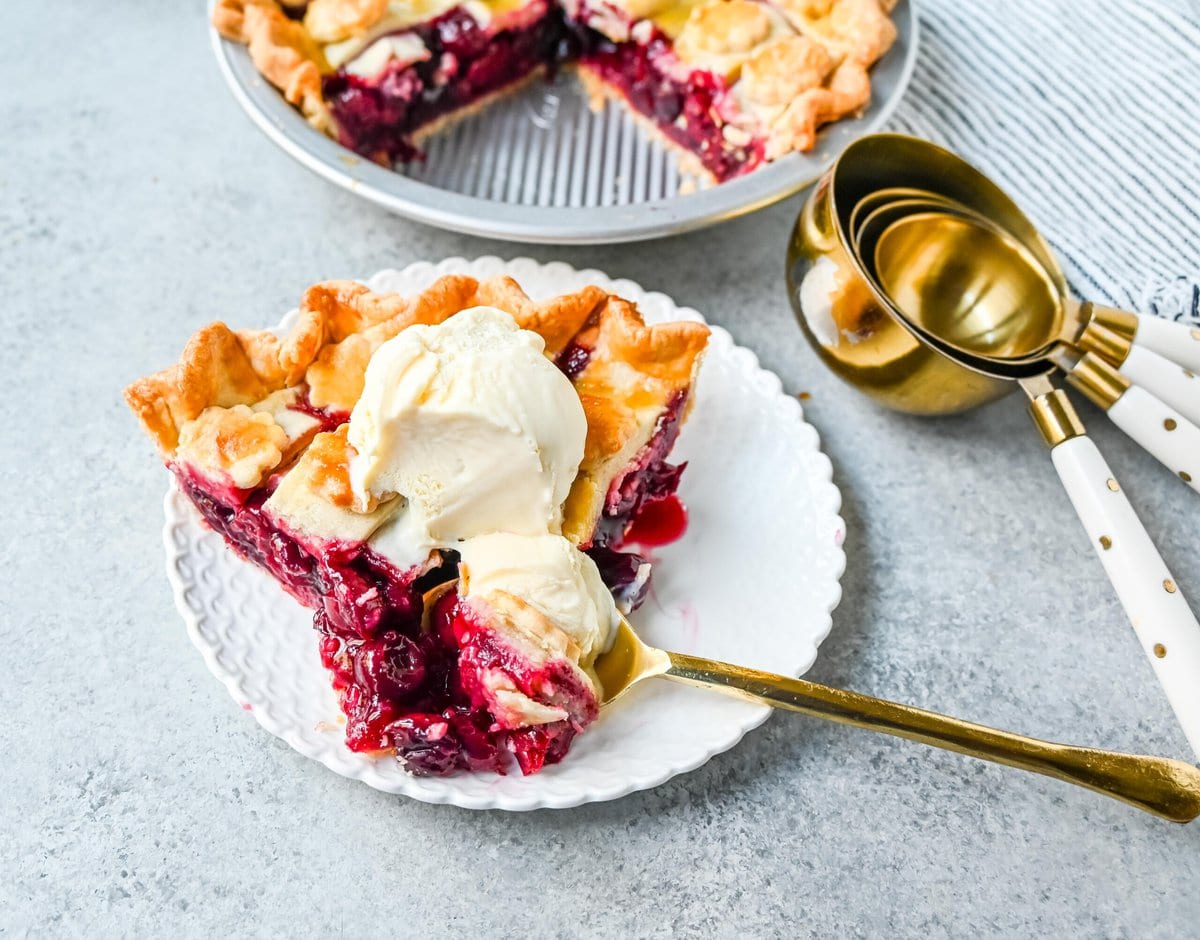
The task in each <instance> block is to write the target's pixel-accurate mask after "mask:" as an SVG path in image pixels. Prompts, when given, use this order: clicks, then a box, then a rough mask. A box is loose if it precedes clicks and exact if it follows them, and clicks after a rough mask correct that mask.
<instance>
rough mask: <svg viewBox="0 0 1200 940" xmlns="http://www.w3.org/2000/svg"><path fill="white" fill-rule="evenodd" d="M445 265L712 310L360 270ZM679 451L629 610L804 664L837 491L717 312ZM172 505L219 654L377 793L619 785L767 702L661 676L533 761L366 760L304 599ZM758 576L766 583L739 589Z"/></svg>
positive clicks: (501, 797) (184, 563) (182, 595)
mask: <svg viewBox="0 0 1200 940" xmlns="http://www.w3.org/2000/svg"><path fill="white" fill-rule="evenodd" d="M451 272H459V273H465V274H470V275H473V276H475V277H479V278H483V277H488V276H491V275H494V274H498V273H508V274H511V275H512V276H513V277H515V278H516V279H517V280H518V281H519V282H520V283H521V285H522V287H524V288H525V290H526V291H528V292H529V293H530V294H531V295H533V296H534V297H546V296H552V295H554V294H560V293H564V292H568V291H573V290H576V289H578V288H580V287H582V286H584V285H586V284H599V285H600V286H602V287H604V288H606V289H608V290H610V291H613V292H615V293H618V294H620V295H622V296H624V297H627V298H629V299H630V300H633V301H635V302H636V303H637V305H638V307H639V308H640V310H641V312H642V314H643V315H644V316H645V318H646V320H647V321H648V322H651V323H656V322H663V321H667V320H678V319H687V320H702V317H701V316H700V314H699V313H697V312H696V311H695V310H691V309H688V308H680V307H676V306H675V305H674V303H672V302H671V300H670V298H668V297H666V296H665V295H663V294H658V293H650V292H648V291H645V290H643V289H642V288H641V287H639V286H638V285H637V284H634V283H633V282H632V281H626V280H612V279H611V278H609V277H607V276H605V275H604V274H602V273H601V272H599V271H592V270H587V271H577V270H575V269H574V268H571V267H569V266H567V265H565V264H559V263H554V264H547V265H542V264H538V263H537V262H535V261H532V260H530V259H528V258H518V259H516V260H513V261H502V260H501V259H499V258H491V257H488V258H479V259H477V260H475V261H467V260H464V259H462V258H451V259H448V260H446V261H443V262H441V263H440V264H437V265H433V264H428V263H420V264H414V265H412V266H410V267H408V268H405V269H404V270H403V271H383V272H380V273H379V274H376V275H375V276H374V277H372V278H371V279H370V280H368V281H367V283H368V284H369V285H370V286H371V287H372V288H374V289H376V290H397V291H402V292H404V293H412V292H414V291H419V290H421V289H423V288H425V287H426V286H428V285H429V284H430V283H431V282H432V281H433V280H434V279H435V278H436V277H438V276H440V275H442V274H446V273H451ZM294 316H295V311H293V312H292V313H291V314H289V316H288V317H287V318H285V320H284V322H283V324H282V325H281V327H280V328H281V329H286V328H287V326H288V325H289V322H290V320H291V318H292V317H294ZM674 453H675V456H676V457H677V458H679V459H683V460H688V461H689V462H690V465H689V467H688V469H687V472H686V473H685V474H684V475H683V484H682V487H681V489H680V494H681V496H682V497H683V499H684V501H685V502H686V503H687V505H688V507H689V509H690V512H691V524H690V526H689V528H688V531H687V533H686V535H685V536H684V537H683V538H682V539H681V540H680V541H678V542H676V543H675V544H673V545H670V546H668V547H666V548H663V549H661V550H659V551H658V552H657V553H656V558H655V561H656V562H657V564H656V565H655V574H654V590H653V593H652V594H651V596H650V597H649V598H648V599H647V601H646V603H645V605H644V606H643V607H642V608H641V610H639V611H638V612H637V613H636V614H635V615H634V617H633V620H634V622H635V625H636V626H637V627H638V629H639V631H640V632H641V633H642V634H643V635H644V636H645V637H646V638H647V639H648V640H649V641H650V642H652V643H654V644H656V645H658V646H662V647H665V648H667V649H675V650H679V651H682V652H689V653H697V654H700V655H704V656H711V657H716V658H719V659H726V660H731V661H733V662H738V663H742V664H745V665H748V666H756V667H759V668H762V669H770V670H773V671H776V672H782V673H790V674H792V675H799V674H800V673H803V672H804V671H805V670H807V669H808V668H809V666H811V665H812V662H813V660H814V659H815V658H816V655H817V644H819V643H820V642H821V640H823V639H824V638H825V636H826V635H827V634H828V633H829V629H830V625H831V622H832V621H831V614H832V612H833V609H834V607H836V606H837V603H838V601H839V600H840V598H841V588H840V586H839V583H838V579H839V578H840V577H841V574H842V571H843V570H844V568H845V555H844V554H843V552H842V547H841V546H842V541H843V538H844V535H845V526H844V523H843V522H842V520H841V518H840V517H839V515H838V512H839V509H840V507H841V494H840V493H839V492H838V490H837V487H836V486H834V484H833V482H832V468H831V466H830V463H829V460H828V458H826V457H825V455H824V454H822V453H821V451H820V448H819V442H818V440H817V433H816V431H814V430H813V428H812V427H811V426H810V425H808V424H806V423H805V421H804V417H803V414H802V412H801V409H800V405H799V403H798V402H797V401H796V400H795V399H794V398H793V397H791V396H789V395H787V394H785V393H784V392H783V389H782V386H781V384H780V382H779V379H778V378H776V377H775V376H774V375H773V374H771V373H770V372H766V371H765V370H763V369H762V368H760V366H759V364H758V360H757V359H756V358H755V356H754V354H753V353H751V352H750V351H749V350H746V349H743V348H741V347H740V346H737V345H735V344H734V342H733V339H732V338H731V337H730V335H729V334H728V333H727V332H726V331H725V330H723V329H721V328H720V327H713V336H712V342H711V345H710V347H709V351H708V354H707V356H706V358H705V361H704V365H703V367H702V369H701V374H700V381H699V385H698V390H697V401H696V406H695V409H694V411H693V413H692V416H691V419H690V420H689V422H688V424H687V425H686V427H685V428H684V431H683V433H682V435H681V436H680V440H679V443H678V445H677V446H676V449H675V452H674ZM165 509H166V524H165V526H164V529H163V538H164V541H165V544H166V550H167V574H168V577H169V578H170V580H171V586H172V588H173V589H174V593H175V602H176V606H177V607H178V608H179V611H180V613H181V614H182V615H183V618H184V620H185V621H186V622H187V625H188V632H189V634H190V635H191V638H192V641H193V642H194V643H195V644H196V646H197V647H198V648H199V649H200V651H201V652H202V653H203V654H204V659H205V661H206V662H207V663H208V667H209V669H210V670H212V672H213V674H214V675H216V676H217V678H218V679H220V680H221V681H222V682H223V683H225V686H226V688H227V689H229V693H230V694H231V695H232V696H233V697H234V699H236V700H237V701H238V702H239V703H241V704H242V707H243V708H246V709H248V710H250V711H251V712H252V714H253V715H254V717H255V718H256V719H257V720H258V722H259V724H261V725H262V726H263V727H264V728H266V729H267V730H268V731H270V732H271V733H272V734H274V735H277V736H278V737H280V738H283V740H285V741H287V743H288V744H290V745H291V746H292V747H294V748H295V749H296V750H297V751H299V752H300V753H301V754H304V755H305V756H306V757H311V758H313V759H314V760H318V761H320V762H321V763H322V764H324V765H325V766H326V767H329V768H330V769H331V770H334V771H336V772H337V773H339V774H342V775H343V776H345V777H353V778H354V779H357V780H362V781H363V782H364V783H366V784H368V785H370V786H372V787H375V788H376V789H378V790H384V791H386V792H389V793H403V794H405V795H406V796H411V797H415V798H416V799H419V800H425V801H426V802H430V803H453V804H454V805H456V806H462V807H466V808H470V809H506V810H530V809H541V808H561V807H569V806H578V805H580V804H581V803H588V802H592V801H596V800H611V799H616V798H617V797H620V796H624V795H625V794H627V793H632V792H633V791H635V790H644V789H648V788H650V787H654V786H657V785H658V784H660V783H662V782H663V781H665V780H668V779H670V778H671V777H673V776H675V775H676V774H679V773H684V772H685V771H689V770H692V769H694V768H696V767H699V766H700V765H701V764H703V763H704V762H705V761H706V760H708V759H709V758H710V757H712V756H713V755H714V754H719V753H720V752H722V751H724V750H727V749H728V748H731V747H733V746H734V745H735V744H736V743H737V742H738V741H739V740H741V738H742V736H743V735H744V734H745V733H746V732H747V731H749V730H751V729H752V728H755V727H757V726H758V725H759V724H761V723H762V722H763V721H764V720H765V719H766V718H767V715H768V714H769V713H770V709H769V708H766V707H765V706H760V705H752V704H749V703H746V702H741V701H737V700H735V699H730V698H726V697H725V696H722V695H719V694H717V693H713V692H705V691H704V690H701V689H693V688H688V687H684V686H679V685H675V684H673V683H671V682H667V681H659V682H651V683H648V684H647V685H645V686H643V687H640V688H638V689H635V690H634V691H633V692H631V693H630V694H629V695H628V696H627V697H626V698H623V699H622V700H621V701H620V703H618V704H617V705H615V706H613V708H612V709H611V710H609V711H605V713H604V714H603V715H602V716H601V717H600V719H599V720H598V721H597V722H596V723H595V724H594V725H593V726H592V727H591V728H589V729H588V730H587V732H585V733H584V734H582V735H580V736H579V737H578V738H577V739H576V740H575V742H574V744H573V745H572V747H571V752H570V754H569V755H568V756H567V758H566V760H564V761H563V762H562V763H561V764H558V765H556V766H553V767H548V768H546V769H545V770H544V771H542V772H541V773H540V774H537V775H535V776H532V777H521V776H520V775H513V776H507V777H501V776H493V775H481V774H460V775H457V776H454V777H449V778H431V777H411V776H409V775H407V774H405V773H404V772H403V771H402V770H401V769H400V767H399V765H398V764H397V763H396V762H395V761H393V760H390V759H381V760H373V759H371V758H369V757H365V756H363V755H361V754H355V753H353V752H351V751H350V750H348V749H347V748H346V747H345V745H344V744H343V743H342V732H341V726H340V724H339V718H340V713H339V710H338V707H337V703H336V702H335V700H334V696H333V692H332V690H331V689H330V686H329V681H328V678H327V676H326V673H325V671H324V669H323V668H322V667H321V665H320V662H319V660H318V658H317V643H316V637H315V635H314V633H313V630H312V618H311V614H310V613H309V611H307V610H305V609H304V608H303V607H301V606H300V605H299V604H297V603H296V602H295V601H294V600H292V599H291V598H290V597H288V596H287V595H286V594H284V592H283V591H282V589H280V588H279V587H278V585H276V584H275V582H274V581H273V580H272V579H271V578H270V577H269V576H268V575H266V574H265V573H263V572H262V571H260V570H258V569H257V568H255V567H253V566H251V565H250V564H248V563H246V562H243V561H241V560H240V559H238V558H237V557H236V556H234V555H233V553H232V552H230V551H229V550H228V549H227V548H226V547H225V545H224V543H223V542H222V540H221V537H220V536H219V535H217V534H216V533H215V532H213V531H211V530H210V529H208V528H206V527H205V525H204V524H203V523H202V522H201V520H200V517H199V515H198V514H197V513H196V511H195V510H194V509H193V508H192V506H191V504H190V503H189V502H188V501H187V500H186V499H185V498H184V497H183V496H182V495H181V494H180V493H179V491H178V490H177V489H176V488H175V487H174V486H172V487H171V488H170V489H169V491H168V493H167V496H166V501H165ZM749 582H753V583H756V584H769V585H771V590H770V591H745V590H743V589H742V586H743V585H745V584H746V583H749Z"/></svg>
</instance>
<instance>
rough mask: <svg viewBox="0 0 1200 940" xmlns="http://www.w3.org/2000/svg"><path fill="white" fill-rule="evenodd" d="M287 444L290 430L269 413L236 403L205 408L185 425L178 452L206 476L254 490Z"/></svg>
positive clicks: (275, 462) (276, 462)
mask: <svg viewBox="0 0 1200 940" xmlns="http://www.w3.org/2000/svg"><path fill="white" fill-rule="evenodd" d="M287 445H288V436H287V433H286V432H285V431H284V430H283V428H281V427H280V426H279V425H277V424H276V423H275V419H274V418H272V417H271V415H270V414H268V413H267V412H265V411H252V410H251V409H250V408H248V407H247V406H246V405H234V406H233V407H232V408H205V409H204V411H202V412H201V413H200V415H199V416H198V417H197V418H196V419H195V420H194V421H189V422H188V423H187V425H185V426H184V429H183V432H182V433H181V434H180V436H179V447H178V449H177V451H176V452H177V454H178V455H179V458H180V459H181V460H183V461H185V462H186V463H187V464H188V466H191V467H194V468H196V469H197V470H199V471H200V472H202V473H204V474H205V475H206V476H209V477H215V478H218V479H223V480H225V481H226V482H228V483H230V484H232V485H233V486H236V487H238V488H239V489H251V488H252V487H256V486H258V485H259V484H260V483H261V482H262V479H263V477H264V475H266V474H267V473H269V472H270V471H271V470H273V469H275V467H276V466H278V464H279V462H280V460H282V459H283V452H284V449H285V448H286V447H287Z"/></svg>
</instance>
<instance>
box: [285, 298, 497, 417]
mask: <svg viewBox="0 0 1200 940" xmlns="http://www.w3.org/2000/svg"><path fill="white" fill-rule="evenodd" d="M477 286H478V282H477V281H476V280H475V279H474V278H472V277H463V276H461V275H447V276H445V277H441V278H438V280H437V281H435V282H434V283H433V285H432V286H431V287H430V288H429V289H428V290H425V291H422V292H421V293H420V294H417V295H416V296H415V297H404V296H402V295H400V294H376V293H373V292H372V291H370V290H369V289H367V288H366V287H364V286H363V285H361V284H356V283H354V282H352V281H331V282H327V283H325V284H318V285H316V286H315V287H310V288H309V289H308V291H307V292H306V293H305V295H304V300H303V302H302V303H301V310H302V313H309V312H313V313H315V314H316V315H317V316H318V317H319V318H320V319H321V321H322V322H324V323H327V324H332V325H333V331H332V332H331V333H330V335H329V340H330V342H329V343H328V344H327V345H326V346H325V347H324V348H323V349H321V350H320V352H319V353H318V354H317V356H316V357H315V358H314V360H313V362H312V365H311V366H309V368H308V371H307V373H306V379H307V381H308V389H309V400H310V401H311V402H312V404H313V405H314V406H316V407H317V408H328V409H330V410H332V411H345V412H348V411H350V409H352V408H353V407H354V403H355V402H356V401H358V396H359V395H361V394H362V387H363V378H364V376H365V374H366V371H367V363H368V362H369V361H370V360H371V356H372V355H374V353H375V350H376V349H378V348H379V347H380V346H382V345H383V344H384V343H385V342H387V341H388V340H389V339H391V338H392V337H393V336H395V335H396V334H397V333H399V332H400V331H401V330H403V329H406V328H407V327H410V326H415V325H417V324H434V323H441V322H442V321H443V320H445V319H446V318H447V317H450V316H453V315H454V314H455V313H457V312H458V311H459V310H463V309H465V308H466V307H469V306H472V304H471V303H470V298H471V297H472V296H473V295H474V293H475V289H476V287H477Z"/></svg>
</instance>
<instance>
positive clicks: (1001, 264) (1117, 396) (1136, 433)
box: [854, 198, 1200, 487]
mask: <svg viewBox="0 0 1200 940" xmlns="http://www.w3.org/2000/svg"><path fill="white" fill-rule="evenodd" d="M874 202H875V203H878V202H879V200H875V201H874ZM856 216H861V214H860V213H856ZM854 246H855V251H856V254H857V257H858V260H859V262H860V264H862V266H863V268H864V269H865V270H866V271H867V272H868V274H869V275H870V276H872V277H874V279H875V280H876V281H878V280H879V277H878V271H877V270H873V266H875V265H876V262H877V261H878V260H879V259H880V258H881V257H882V258H885V259H891V262H892V263H893V265H894V264H896V263H902V264H905V265H916V266H918V267H923V266H924V265H925V264H926V263H932V264H936V265H941V266H946V265H949V266H950V269H951V270H952V271H953V274H954V276H953V277H948V276H947V271H941V272H940V273H938V274H936V275H934V276H933V277H932V282H933V283H934V284H935V285H936V287H937V289H939V290H942V291H944V292H945V294H944V296H942V297H941V298H940V299H939V302H938V303H936V304H919V305H918V306H917V307H916V309H920V310H922V311H924V315H926V316H928V315H930V314H931V313H936V315H937V316H939V317H941V320H940V321H939V322H938V323H936V324H928V325H927V326H928V327H929V329H928V332H929V333H931V334H933V335H935V336H936V337H937V338H938V339H939V340H941V341H945V342H946V343H948V344H949V345H950V346H952V347H954V348H955V349H957V350H959V351H962V352H965V353H968V354H970V355H972V356H979V357H982V358H984V359H987V360H989V361H991V362H992V364H993V366H994V367H995V368H996V369H999V370H1000V371H1002V372H1003V371H1004V370H1005V369H1006V368H1007V367H1008V366H1009V365H1011V364H1014V363H1018V362H1031V361H1034V360H1036V359H1038V358H1040V357H1044V358H1047V359H1049V360H1051V361H1052V362H1054V363H1055V364H1057V365H1058V366H1059V368H1061V369H1062V370H1063V371H1064V372H1066V373H1067V377H1068V379H1069V380H1070V381H1071V383H1072V384H1073V385H1075V386H1076V387H1077V388H1078V389H1080V391H1082V392H1083V393H1084V394H1085V395H1087V396H1088V397H1089V398H1090V399H1091V400H1092V401H1093V402H1094V403H1095V404H1096V405H1098V406H1099V407H1100V408H1102V409H1103V410H1105V411H1107V412H1109V415H1110V417H1112V418H1113V420H1114V421H1116V422H1117V423H1118V425H1120V426H1121V427H1122V430H1124V431H1126V433H1128V434H1130V435H1131V436H1132V437H1134V438H1135V439H1136V440H1137V441H1138V442H1139V443H1140V444H1142V446H1143V447H1146V449H1148V450H1150V451H1151V453H1153V454H1154V455H1155V457H1157V458H1158V459H1159V460H1162V461H1164V462H1166V463H1167V465H1168V466H1170V467H1171V468H1172V470H1173V471H1174V472H1179V474H1180V476H1181V478H1182V479H1183V480H1184V481H1185V482H1187V483H1189V484H1192V485H1194V486H1197V487H1200V474H1197V479H1196V480H1193V478H1192V476H1191V474H1190V473H1188V472H1187V471H1185V470H1184V469H1183V466H1184V463H1183V462H1181V461H1182V460H1183V458H1184V457H1185V456H1186V455H1187V454H1188V453H1190V452H1192V451H1193V450H1196V451H1200V431H1197V430H1196V428H1195V426H1196V425H1200V380H1197V379H1196V377H1195V375H1194V374H1193V373H1191V372H1189V371H1188V370H1186V369H1183V368H1181V367H1179V366H1178V365H1175V364H1173V363H1171V362H1169V361H1167V360H1165V359H1163V358H1162V357H1160V356H1158V355H1157V354H1155V353H1153V352H1150V351H1149V350H1145V349H1142V348H1140V347H1134V348H1133V351H1134V354H1135V356H1137V357H1140V358H1139V359H1138V362H1140V363H1141V364H1142V366H1143V367H1144V368H1143V369H1142V371H1141V372H1135V374H1134V375H1129V374H1128V366H1129V362H1128V361H1127V363H1126V371H1125V372H1122V370H1121V369H1119V368H1117V367H1116V366H1114V365H1112V364H1110V363H1109V362H1108V361H1107V360H1105V359H1104V358H1103V357H1102V356H1097V355H1096V354H1095V353H1091V352H1087V351H1085V350H1083V349H1080V348H1078V347H1076V346H1073V345H1072V344H1071V342H1070V341H1069V339H1068V338H1066V337H1063V336H1061V335H1059V330H1060V328H1059V327H1057V326H1056V324H1059V323H1061V322H1062V317H1061V316H1060V313H1059V309H1060V307H1061V303H1062V299H1061V296H1060V295H1059V294H1058V293H1057V290H1056V286H1055V283H1054V281H1053V279H1052V277H1051V276H1050V275H1049V274H1048V273H1047V272H1046V271H1045V270H1044V269H1043V268H1042V267H1041V265H1040V264H1039V263H1038V261H1037V259H1036V258H1035V257H1033V255H1032V254H1031V253H1030V252H1029V251H1028V250H1026V249H1025V248H1024V246H1022V245H1021V244H1020V243H1019V242H1017V240H1016V239H1015V238H1013V237H1012V236H1010V235H1009V234H1008V233H1007V232H1004V231H1003V230H1001V229H1000V228H999V227H998V226H996V225H993V224H992V223H990V222H989V221H988V220H987V219H984V218H981V217H979V216H978V215H976V214H975V213H971V212H969V211H966V210H963V209H961V208H956V207H953V206H950V205H946V204H943V203H940V202H938V201H935V200H928V199H924V198H903V199H896V200H894V201H890V202H883V203H882V204H880V205H877V206H876V208H874V209H873V210H871V211H870V212H869V213H868V214H867V216H866V218H865V219H863V218H861V217H859V218H858V221H857V223H856V224H855V225H854ZM928 280H930V278H929V276H928V272H926V273H924V274H922V275H921V277H919V278H918V277H909V278H906V279H905V281H904V283H905V284H906V286H907V287H908V288H910V289H911V288H913V287H916V286H918V285H919V284H921V283H924V282H925V281H928ZM952 298H953V302H951V299H952ZM906 306H907V304H905V303H904V302H903V299H901V302H900V303H899V308H900V310H901V311H902V310H903V309H904V308H905V307H906ZM1087 329H1088V330H1091V329H1092V326H1089V327H1088V328H1087ZM1029 350H1035V352H1034V353H1033V354H1032V357H1031V354H1030V352H1029ZM1018 377H1019V376H1018ZM1131 386H1135V387H1137V388H1140V389H1142V390H1144V391H1145V392H1147V393H1148V394H1149V395H1150V396H1151V397H1152V398H1153V399H1155V400H1156V401H1158V402H1161V403H1162V404H1164V405H1166V406H1167V407H1166V409H1162V408H1157V407H1156V408H1152V409H1150V411H1151V412H1152V415H1153V416H1154V417H1153V418H1152V419H1151V424H1152V425H1157V424H1158V423H1160V422H1161V423H1166V422H1167V421H1168V419H1170V422H1171V424H1173V425H1175V427H1173V428H1171V430H1175V429H1176V428H1178V429H1179V430H1180V432H1181V433H1179V434H1176V435H1173V436H1171V437H1166V436H1163V435H1161V434H1158V433H1157V431H1156V429H1155V427H1152V426H1150V425H1147V424H1141V425H1138V426H1136V427H1132V428H1131V427H1129V426H1127V425H1128V422H1130V421H1133V420H1134V418H1135V417H1136V414H1135V408H1134V407H1133V404H1132V402H1133V400H1134V399H1135V398H1137V397H1139V395H1138V393H1136V392H1134V393H1132V394H1131V395H1129V396H1126V395H1125V392H1126V391H1127V390H1128V389H1129V388H1130V387H1131ZM1118 405H1119V406H1118ZM1115 406H1117V407H1115ZM1160 412H1161V413H1160ZM1184 438H1188V440H1187V441H1186V442H1185V441H1184Z"/></svg>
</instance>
